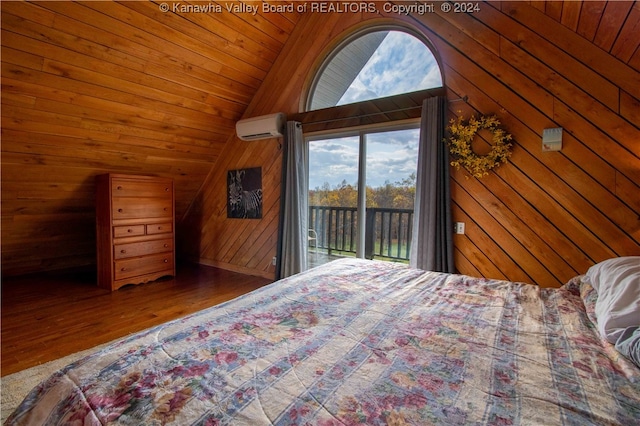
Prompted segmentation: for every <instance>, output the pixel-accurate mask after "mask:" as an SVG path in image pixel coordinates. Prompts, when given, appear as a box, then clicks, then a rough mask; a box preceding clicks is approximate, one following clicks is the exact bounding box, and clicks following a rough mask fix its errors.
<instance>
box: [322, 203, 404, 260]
mask: <svg viewBox="0 0 640 426" xmlns="http://www.w3.org/2000/svg"><path fill="white" fill-rule="evenodd" d="M412 227H413V210H412V209H389V208H367V210H366V221H365V239H364V240H365V249H364V255H365V258H367V259H380V260H387V261H394V262H405V263H408V262H409V254H410V250H411V232H412ZM357 229H358V215H357V209H356V208H355V207H328V206H309V236H310V238H309V266H316V265H318V264H322V263H326V262H327V261H330V260H333V259H335V258H338V257H344V256H355V254H356V241H357V237H356V235H357Z"/></svg>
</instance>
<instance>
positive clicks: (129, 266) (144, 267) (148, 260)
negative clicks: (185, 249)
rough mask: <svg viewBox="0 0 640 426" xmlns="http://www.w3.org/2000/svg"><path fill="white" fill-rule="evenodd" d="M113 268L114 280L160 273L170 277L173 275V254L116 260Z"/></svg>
mask: <svg viewBox="0 0 640 426" xmlns="http://www.w3.org/2000/svg"><path fill="white" fill-rule="evenodd" d="M114 268H115V270H114V275H115V279H116V280H123V279H127V278H132V277H136V276H138V275H144V274H151V273H154V272H162V271H167V274H168V275H170V274H173V252H171V253H161V254H154V255H150V256H144V257H135V258H132V259H125V260H116V261H115V263H114Z"/></svg>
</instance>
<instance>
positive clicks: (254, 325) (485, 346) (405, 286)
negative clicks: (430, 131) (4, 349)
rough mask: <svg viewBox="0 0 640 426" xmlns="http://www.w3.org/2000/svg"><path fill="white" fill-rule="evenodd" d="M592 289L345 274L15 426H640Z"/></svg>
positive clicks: (278, 292) (631, 373) (81, 378)
mask: <svg viewBox="0 0 640 426" xmlns="http://www.w3.org/2000/svg"><path fill="white" fill-rule="evenodd" d="M593 302H594V293H593V290H592V289H591V288H589V287H587V285H586V284H582V283H580V281H579V280H578V279H577V278H576V279H573V280H571V281H570V282H569V283H567V284H566V285H565V286H564V287H562V288H561V289H540V288H538V287H537V286H533V285H528V284H520V283H510V282H505V281H497V280H486V279H477V278H471V277H467V276H461V275H449V274H441V273H435V272H424V271H420V270H415V269H411V268H408V267H405V266H401V265H398V264H392V263H385V262H376V261H365V260H355V259H348V260H340V261H336V262H333V263H330V264H328V265H325V266H323V267H319V268H315V269H312V270H310V271H307V272H305V273H302V274H299V275H297V276H294V277H291V278H288V279H285V280H282V281H279V282H276V283H274V284H271V285H268V286H266V287H263V288H261V289H259V290H257V291H254V292H253V293H250V294H248V295H246V296H243V297H241V298H238V299H235V300H233V301H230V302H227V303H225V304H222V305H218V306H215V307H212V308H210V309H207V310H204V311H200V312H198V313H196V314H193V315H190V316H188V317H185V318H183V319H180V320H176V321H173V322H169V323H166V324H163V325H161V326H158V327H155V328H152V329H150V330H147V331H145V332H142V333H139V334H137V335H135V336H132V337H130V338H126V339H123V340H122V341H120V342H118V343H115V344H113V345H112V346H110V347H108V348H106V349H104V350H103V351H101V352H97V353H95V354H93V355H90V356H89V357H87V358H85V359H83V360H80V361H78V362H77V363H74V364H72V365H69V366H68V367H66V368H64V369H63V370H61V371H59V372H58V373H56V374H54V375H53V376H52V377H51V378H49V379H48V380H47V381H45V382H43V383H42V384H41V385H39V386H38V387H37V388H35V389H34V390H33V391H32V392H31V393H30V394H29V395H28V396H27V398H26V399H25V401H24V402H23V403H22V404H21V405H20V406H19V408H18V409H17V410H16V411H15V412H14V413H13V414H12V416H11V417H10V418H9V419H8V421H7V424H47V425H56V424H60V425H61V424H65V425H66V424H78V425H81V424H84V425H97V424H110V423H111V424H130V425H142V424H144V425H155V424H157V425H160V424H175V425H190V424H193V425H215V424H234V425H263V424H268V425H270V424H276V425H294V424H299V425H302V424H308V425H356V424H357V425H360V424H366V425H375V424H396V425H401V424H414V425H429V424H442V425H463V424H469V425H475V424H492V425H498V424H504V425H508V424H531V425H550V424H552V425H555V424H558V425H559V424H563V425H590V424H593V425H596V424H597V425H605V424H620V425H631V424H637V422H638V419H640V370H639V369H638V368H637V367H636V366H635V365H634V364H632V363H631V362H630V361H628V360H627V359H626V358H624V357H622V356H621V355H619V354H618V353H617V352H616V351H615V349H614V348H613V345H610V344H609V343H607V342H605V341H603V340H602V339H601V338H600V337H599V335H598V333H597V330H596V328H595V326H594V325H593V320H594V317H593Z"/></svg>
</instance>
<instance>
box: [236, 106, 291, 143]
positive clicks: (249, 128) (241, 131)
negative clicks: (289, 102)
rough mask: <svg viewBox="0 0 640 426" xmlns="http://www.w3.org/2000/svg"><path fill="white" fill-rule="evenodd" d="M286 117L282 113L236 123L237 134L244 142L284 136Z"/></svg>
mask: <svg viewBox="0 0 640 426" xmlns="http://www.w3.org/2000/svg"><path fill="white" fill-rule="evenodd" d="M285 121H286V115H285V114H284V113H282V112H278V113H275V114H269V115H263V116H260V117H253V118H247V119H244V120H240V121H238V122H237V123H236V134H237V135H238V137H239V138H240V139H242V140H244V141H255V140H260V139H270V138H277V137H280V136H282V132H283V131H284V123H285Z"/></svg>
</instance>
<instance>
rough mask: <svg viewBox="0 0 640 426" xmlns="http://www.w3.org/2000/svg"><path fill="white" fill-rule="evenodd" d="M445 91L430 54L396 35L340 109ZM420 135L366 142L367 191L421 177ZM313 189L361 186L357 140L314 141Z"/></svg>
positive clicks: (381, 49) (311, 151) (374, 57)
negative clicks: (413, 175) (415, 175)
mask: <svg viewBox="0 0 640 426" xmlns="http://www.w3.org/2000/svg"><path fill="white" fill-rule="evenodd" d="M440 86H442V79H441V76H440V69H439V68H438V65H437V62H436V61H435V59H434V58H433V55H432V54H431V51H430V50H429V49H428V48H427V47H426V46H425V45H424V44H423V43H422V42H421V41H419V40H418V39H416V38H415V37H413V36H411V35H409V34H406V33H403V32H399V31H391V32H389V35H387V37H386V38H385V39H384V41H383V42H382V43H381V44H380V46H379V47H378V49H377V50H376V52H374V54H373V55H372V56H371V59H370V60H369V62H367V64H366V65H365V66H364V68H363V69H362V71H361V72H360V74H359V75H358V76H357V77H356V79H355V80H354V82H353V83H352V85H351V87H350V88H349V89H348V90H347V91H346V92H345V94H344V95H343V97H342V99H341V100H340V101H339V102H338V105H344V104H348V103H352V102H359V101H362V100H367V99H373V98H378V97H385V96H391V95H396V94H400V93H407V92H413V91H416V90H423V89H428V88H432V87H440ZM419 132H420V131H419V130H418V129H410V130H403V131H394V132H385V133H375V134H371V135H368V137H367V185H368V186H371V187H374V188H376V187H379V186H383V185H384V184H385V182H390V183H395V182H400V181H402V180H403V179H406V178H407V177H409V176H410V175H411V173H415V172H416V166H417V155H418V137H419ZM309 162H310V172H309V188H310V189H315V188H319V187H322V185H323V184H324V183H325V182H326V183H329V185H330V187H331V188H333V187H335V186H337V185H339V184H340V183H341V182H342V181H343V180H346V182H347V183H349V184H352V185H355V184H356V182H357V180H358V137H357V136H355V137H349V138H338V139H328V140H322V141H312V142H311V143H310V145H309Z"/></svg>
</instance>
